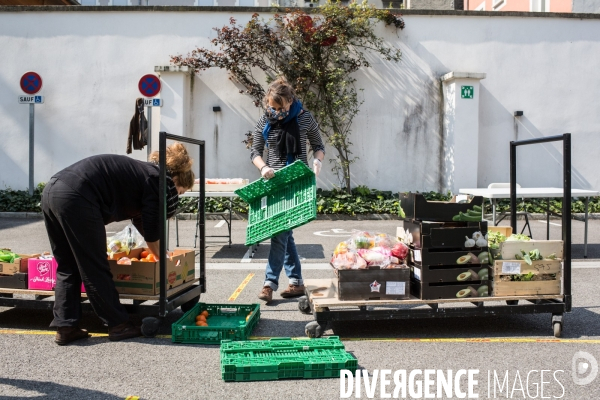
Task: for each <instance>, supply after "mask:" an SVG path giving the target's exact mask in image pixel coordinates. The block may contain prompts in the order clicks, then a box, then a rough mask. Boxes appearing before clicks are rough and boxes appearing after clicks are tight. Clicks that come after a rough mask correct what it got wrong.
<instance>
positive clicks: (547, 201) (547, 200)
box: [546, 197, 550, 240]
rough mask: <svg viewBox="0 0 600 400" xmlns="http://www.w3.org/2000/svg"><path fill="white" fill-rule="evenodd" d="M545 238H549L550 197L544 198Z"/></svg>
mask: <svg viewBox="0 0 600 400" xmlns="http://www.w3.org/2000/svg"><path fill="white" fill-rule="evenodd" d="M546 240H550V197H548V198H547V199H546Z"/></svg>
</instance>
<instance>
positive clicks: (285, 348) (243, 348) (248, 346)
mask: <svg viewBox="0 0 600 400" xmlns="http://www.w3.org/2000/svg"><path fill="white" fill-rule="evenodd" d="M318 349H322V350H344V349H345V347H344V343H342V341H341V340H340V338H339V336H329V337H327V338H316V339H292V338H286V337H281V338H271V339H268V340H246V341H237V342H233V341H230V340H226V341H223V342H221V353H225V354H231V353H242V352H253V353H255V354H259V353H275V352H282V353H283V352H290V351H291V352H294V354H300V352H306V351H311V350H318Z"/></svg>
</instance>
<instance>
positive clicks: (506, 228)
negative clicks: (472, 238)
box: [488, 226, 512, 237]
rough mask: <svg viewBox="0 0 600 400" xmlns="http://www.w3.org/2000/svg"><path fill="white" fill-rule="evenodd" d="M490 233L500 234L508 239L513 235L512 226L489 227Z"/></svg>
mask: <svg viewBox="0 0 600 400" xmlns="http://www.w3.org/2000/svg"><path fill="white" fill-rule="evenodd" d="M488 232H500V233H501V234H503V235H504V236H506V237H509V236H510V235H512V226H489V227H488Z"/></svg>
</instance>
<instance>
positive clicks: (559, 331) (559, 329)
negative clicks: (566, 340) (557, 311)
mask: <svg viewBox="0 0 600 400" xmlns="http://www.w3.org/2000/svg"><path fill="white" fill-rule="evenodd" d="M553 328H554V337H557V338H558V337H561V335H562V324H561V323H560V322H555V323H554V324H553Z"/></svg>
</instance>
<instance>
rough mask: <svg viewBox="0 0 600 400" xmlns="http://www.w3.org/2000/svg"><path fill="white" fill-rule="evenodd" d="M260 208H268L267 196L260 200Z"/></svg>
mask: <svg viewBox="0 0 600 400" xmlns="http://www.w3.org/2000/svg"><path fill="white" fill-rule="evenodd" d="M260 208H267V196H265V197H263V198H262V199H260Z"/></svg>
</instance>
